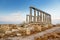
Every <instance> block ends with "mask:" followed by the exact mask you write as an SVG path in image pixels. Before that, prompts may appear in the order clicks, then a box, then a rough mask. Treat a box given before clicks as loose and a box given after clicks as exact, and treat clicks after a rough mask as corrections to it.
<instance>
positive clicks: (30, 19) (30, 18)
mask: <svg viewBox="0 0 60 40" xmlns="http://www.w3.org/2000/svg"><path fill="white" fill-rule="evenodd" d="M31 21H32V8H30V17H29V22H31Z"/></svg>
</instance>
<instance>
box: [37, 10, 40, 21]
mask: <svg viewBox="0 0 60 40" xmlns="http://www.w3.org/2000/svg"><path fill="white" fill-rule="evenodd" d="M39 19H40V18H39V11H37V22H40V20H39Z"/></svg>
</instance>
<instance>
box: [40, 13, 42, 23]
mask: <svg viewBox="0 0 60 40" xmlns="http://www.w3.org/2000/svg"><path fill="white" fill-rule="evenodd" d="M40 22H42V12H40Z"/></svg>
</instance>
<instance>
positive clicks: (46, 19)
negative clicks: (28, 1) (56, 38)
mask: <svg viewBox="0 0 60 40" xmlns="http://www.w3.org/2000/svg"><path fill="white" fill-rule="evenodd" d="M46 22H47V15H46V14H45V23H46Z"/></svg>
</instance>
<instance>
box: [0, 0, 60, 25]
mask: <svg viewBox="0 0 60 40" xmlns="http://www.w3.org/2000/svg"><path fill="white" fill-rule="evenodd" d="M30 6H34V7H36V8H38V9H41V10H43V11H45V12H47V13H49V14H51V15H52V23H60V18H59V17H60V11H59V10H60V0H0V24H1V23H2V24H5V23H6V24H7V23H9V24H11V23H21V22H23V21H25V16H26V14H29V7H30Z"/></svg>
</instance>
